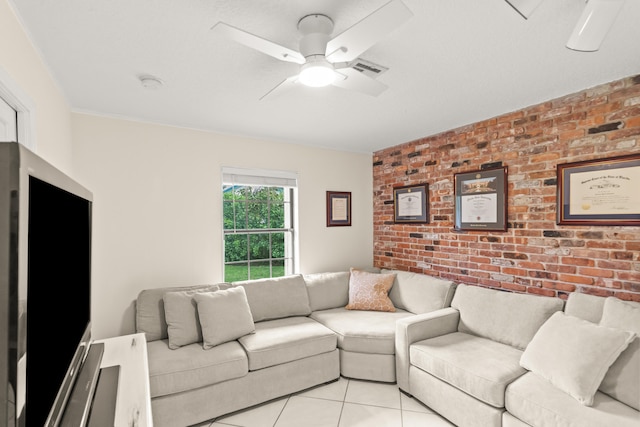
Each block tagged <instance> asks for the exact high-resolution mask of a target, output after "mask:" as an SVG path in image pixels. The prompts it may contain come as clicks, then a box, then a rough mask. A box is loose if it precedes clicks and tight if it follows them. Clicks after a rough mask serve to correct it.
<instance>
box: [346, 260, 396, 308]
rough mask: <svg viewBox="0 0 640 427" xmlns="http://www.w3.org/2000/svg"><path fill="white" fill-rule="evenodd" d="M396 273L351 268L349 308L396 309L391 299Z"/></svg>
mask: <svg viewBox="0 0 640 427" xmlns="http://www.w3.org/2000/svg"><path fill="white" fill-rule="evenodd" d="M395 278H396V275H395V273H385V274H378V273H369V272H367V271H362V270H357V269H355V268H352V269H351V276H350V278H349V304H347V306H346V307H345V308H346V309H347V310H370V311H396V308H395V307H394V306H393V302H391V300H390V299H389V291H390V290H391V287H392V286H393V282H394V280H395Z"/></svg>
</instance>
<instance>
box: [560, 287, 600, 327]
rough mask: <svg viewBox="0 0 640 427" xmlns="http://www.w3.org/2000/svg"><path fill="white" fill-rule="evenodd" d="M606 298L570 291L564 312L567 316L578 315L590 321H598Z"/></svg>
mask: <svg viewBox="0 0 640 427" xmlns="http://www.w3.org/2000/svg"><path fill="white" fill-rule="evenodd" d="M605 300H606V298H603V297H598V296H595V295H589V294H581V293H579V292H571V293H570V294H569V298H567V303H566V305H565V307H564V312H565V313H566V314H568V315H569V316H575V317H579V318H581V319H584V320H588V321H589V322H592V323H598V322H600V318H601V317H602V309H603V308H604V301H605Z"/></svg>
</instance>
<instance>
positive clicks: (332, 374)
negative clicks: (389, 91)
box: [136, 269, 640, 427]
mask: <svg viewBox="0 0 640 427" xmlns="http://www.w3.org/2000/svg"><path fill="white" fill-rule="evenodd" d="M367 292H369V293H367ZM371 293H372V294H373V295H374V296H375V297H374V298H371V295H372V294H371ZM378 297H379V298H378ZM136 307H137V310H136V319H137V330H138V332H144V333H145V334H146V337H147V346H148V356H149V373H150V389H151V398H152V400H151V405H152V411H153V418H154V424H155V425H156V426H160V427H162V426H187V425H191V424H196V423H200V422H202V421H206V420H209V419H212V418H215V417H217V416H220V415H223V414H227V413H230V412H233V411H236V410H239V409H243V408H246V407H249V406H252V405H255V404H258V403H262V402H265V401H268V400H270V399H274V398H277V397H280V396H283V395H286V394H290V393H293V392H296V391H300V390H303V389H306V388H309V387H313V386H315V385H319V384H323V383H325V382H330V381H333V380H336V379H337V378H338V377H339V376H340V375H342V376H344V377H348V378H359V379H365V380H372V381H383V382H397V384H398V386H399V388H400V389H401V390H402V391H403V392H405V393H407V394H409V395H412V396H414V397H416V398H417V399H419V400H420V401H422V402H423V403H425V404H426V405H428V406H430V407H431V408H432V409H434V410H435V411H437V412H438V413H440V414H441V415H443V416H444V417H446V418H447V419H449V420H450V421H452V422H453V423H455V424H456V425H459V426H482V427H486V426H505V427H526V426H593V427H596V426H609V425H611V426H613V425H615V426H629V427H630V426H638V425H640V412H639V409H640V381H637V380H638V379H639V378H640V348H639V347H640V345H639V342H640V338H637V337H636V334H640V330H639V329H640V304H637V303H628V302H622V301H620V300H617V299H615V298H608V299H605V298H600V297H593V296H589V295H583V294H579V293H575V294H571V296H570V297H569V300H568V301H567V304H566V307H565V304H564V301H563V300H561V299H557V298H549V297H539V296H534V295H523V294H516V293H509V292H502V291H497V290H491V289H485V288H480V287H476V286H467V285H457V287H456V285H455V284H454V283H452V282H451V281H446V280H442V279H439V278H435V277H430V276H428V275H423V274H414V273H409V272H403V271H396V270H377V269H373V270H371V271H364V270H358V269H352V270H351V271H350V272H349V271H346V272H335V273H322V274H309V275H296V276H288V277H284V278H277V279H260V280H250V281H244V282H236V283H232V284H224V283H223V284H218V285H202V286H194V287H173V288H161V289H149V290H145V291H142V292H141V293H140V294H139V296H138V298H137V305H136Z"/></svg>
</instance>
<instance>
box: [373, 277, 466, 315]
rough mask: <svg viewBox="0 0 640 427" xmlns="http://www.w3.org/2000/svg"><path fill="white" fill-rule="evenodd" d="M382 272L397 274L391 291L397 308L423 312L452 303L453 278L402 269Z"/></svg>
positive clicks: (390, 294)
mask: <svg viewBox="0 0 640 427" xmlns="http://www.w3.org/2000/svg"><path fill="white" fill-rule="evenodd" d="M382 272H383V273H395V275H396V279H395V281H394V283H393V287H392V288H391V291H390V292H389V298H391V301H392V302H393V305H394V306H395V307H396V308H401V309H403V310H406V311H409V312H411V313H413V314H422V313H428V312H430V311H434V310H439V309H441V308H445V307H449V306H450V305H451V300H452V299H453V294H454V293H455V288H456V287H455V284H454V283H453V282H452V281H451V280H444V279H441V278H439V277H433V276H429V275H427V274H419V273H411V272H408V271H400V270H385V269H383V270H382Z"/></svg>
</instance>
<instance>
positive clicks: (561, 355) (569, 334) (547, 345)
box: [520, 312, 635, 406]
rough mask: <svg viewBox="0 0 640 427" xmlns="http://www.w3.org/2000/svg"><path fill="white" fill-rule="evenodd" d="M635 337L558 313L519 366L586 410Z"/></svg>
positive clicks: (536, 339)
mask: <svg viewBox="0 0 640 427" xmlns="http://www.w3.org/2000/svg"><path fill="white" fill-rule="evenodd" d="M634 337H635V335H634V334H633V333H631V332H627V331H623V330H620V329H614V328H607V327H604V326H598V325H596V324H594V323H591V322H589V321H587V320H583V319H580V318H577V317H574V316H569V315H567V314H565V313H563V312H557V313H555V314H554V315H553V316H551V317H550V318H549V320H547V321H546V322H545V323H544V325H542V327H541V328H540V330H539V331H538V332H537V333H536V335H535V336H534V337H533V339H532V340H531V342H530V343H529V346H527V349H526V350H525V351H524V353H523V354H522V358H521V360H520V364H521V365H522V367H523V368H526V369H528V370H530V371H532V372H533V373H535V374H536V375H539V376H541V377H542V378H545V379H546V380H547V381H549V382H550V383H552V384H553V385H555V386H556V387H558V388H559V389H560V390H562V391H564V392H565V393H568V394H569V395H571V396H573V397H574V398H575V399H577V400H578V401H579V402H580V403H582V404H583V405H586V406H591V404H592V403H593V397H594V395H595V393H596V390H598V387H599V386H600V383H601V382H602V379H603V378H604V376H605V375H606V373H607V371H608V370H609V367H610V366H611V365H612V364H613V362H615V361H616V359H617V358H618V356H620V353H622V351H624V349H626V348H627V346H628V345H629V343H630V342H631V341H632V340H633V338H634Z"/></svg>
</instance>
